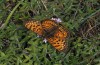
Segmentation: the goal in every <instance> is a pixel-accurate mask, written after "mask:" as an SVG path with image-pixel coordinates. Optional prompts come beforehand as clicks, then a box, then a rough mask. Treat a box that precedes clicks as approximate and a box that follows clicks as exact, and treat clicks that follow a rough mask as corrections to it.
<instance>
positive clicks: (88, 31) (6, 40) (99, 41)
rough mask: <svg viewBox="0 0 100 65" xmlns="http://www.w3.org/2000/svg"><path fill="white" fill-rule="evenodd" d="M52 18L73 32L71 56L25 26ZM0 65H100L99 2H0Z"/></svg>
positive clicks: (17, 0)
mask: <svg viewBox="0 0 100 65" xmlns="http://www.w3.org/2000/svg"><path fill="white" fill-rule="evenodd" d="M53 15H56V16H58V17H59V18H61V19H62V21H63V22H62V24H63V25H64V26H65V27H66V28H68V30H69V31H70V38H69V39H68V44H69V48H70V50H69V52H68V53H63V52H57V51H56V50H55V49H54V48H53V47H52V46H51V45H50V44H49V43H47V44H45V43H44V42H43V41H42V39H41V38H37V36H36V34H35V33H33V32H32V31H29V30H27V29H26V28H25V27H24V25H23V23H24V22H25V21H26V20H27V19H30V18H33V19H36V20H39V21H41V20H43V19H46V18H51V17H52V16H53ZM0 65H100V0H0Z"/></svg>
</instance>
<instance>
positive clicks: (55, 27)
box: [25, 19, 68, 51]
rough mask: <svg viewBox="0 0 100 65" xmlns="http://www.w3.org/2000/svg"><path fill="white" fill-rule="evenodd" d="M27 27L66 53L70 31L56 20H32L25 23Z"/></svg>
mask: <svg viewBox="0 0 100 65" xmlns="http://www.w3.org/2000/svg"><path fill="white" fill-rule="evenodd" d="M25 27H26V28H28V29H30V30H32V31H33V32H35V33H36V34H38V35H41V36H42V37H44V38H45V39H46V40H47V41H48V42H49V43H50V44H51V45H52V46H53V47H54V48H55V49H56V50H58V51H64V50H65V49H67V47H68V44H67V43H66V39H67V37H68V31H67V30H66V29H65V28H64V27H63V26H61V25H59V24H58V23H57V22H55V21H54V20H51V19H46V20H43V21H41V22H39V21H33V20H31V21H28V22H26V23H25Z"/></svg>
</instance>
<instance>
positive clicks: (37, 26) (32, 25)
mask: <svg viewBox="0 0 100 65" xmlns="http://www.w3.org/2000/svg"><path fill="white" fill-rule="evenodd" d="M25 27H26V28H28V29H30V30H31V31H33V32H35V33H36V34H38V35H40V36H42V35H43V29H42V26H41V23H40V22H39V21H35V20H30V21H27V22H26V23H25Z"/></svg>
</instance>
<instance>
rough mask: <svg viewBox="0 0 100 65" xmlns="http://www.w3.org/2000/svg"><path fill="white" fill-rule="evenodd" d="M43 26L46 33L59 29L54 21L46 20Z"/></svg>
mask: <svg viewBox="0 0 100 65" xmlns="http://www.w3.org/2000/svg"><path fill="white" fill-rule="evenodd" d="M41 25H42V27H43V29H44V31H45V32H47V33H50V32H51V31H52V30H55V29H56V28H57V26H58V25H57V23H56V22H55V21H54V20H50V19H46V20H43V21H42V22H41Z"/></svg>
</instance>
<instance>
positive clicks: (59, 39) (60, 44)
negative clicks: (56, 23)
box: [46, 26, 68, 51]
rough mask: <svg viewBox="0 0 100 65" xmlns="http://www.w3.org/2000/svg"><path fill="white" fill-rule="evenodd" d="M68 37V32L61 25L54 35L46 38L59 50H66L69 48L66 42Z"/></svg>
mask: <svg viewBox="0 0 100 65" xmlns="http://www.w3.org/2000/svg"><path fill="white" fill-rule="evenodd" d="M67 37H68V32H67V31H66V30H65V29H64V28H63V27H62V26H60V27H59V28H58V29H56V31H55V33H54V34H53V35H52V36H49V37H46V39H47V40H48V42H49V43H50V44H51V45H52V46H53V47H54V48H55V49H57V50H58V51H65V49H67V48H68V44H67V43H66V38H67Z"/></svg>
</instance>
